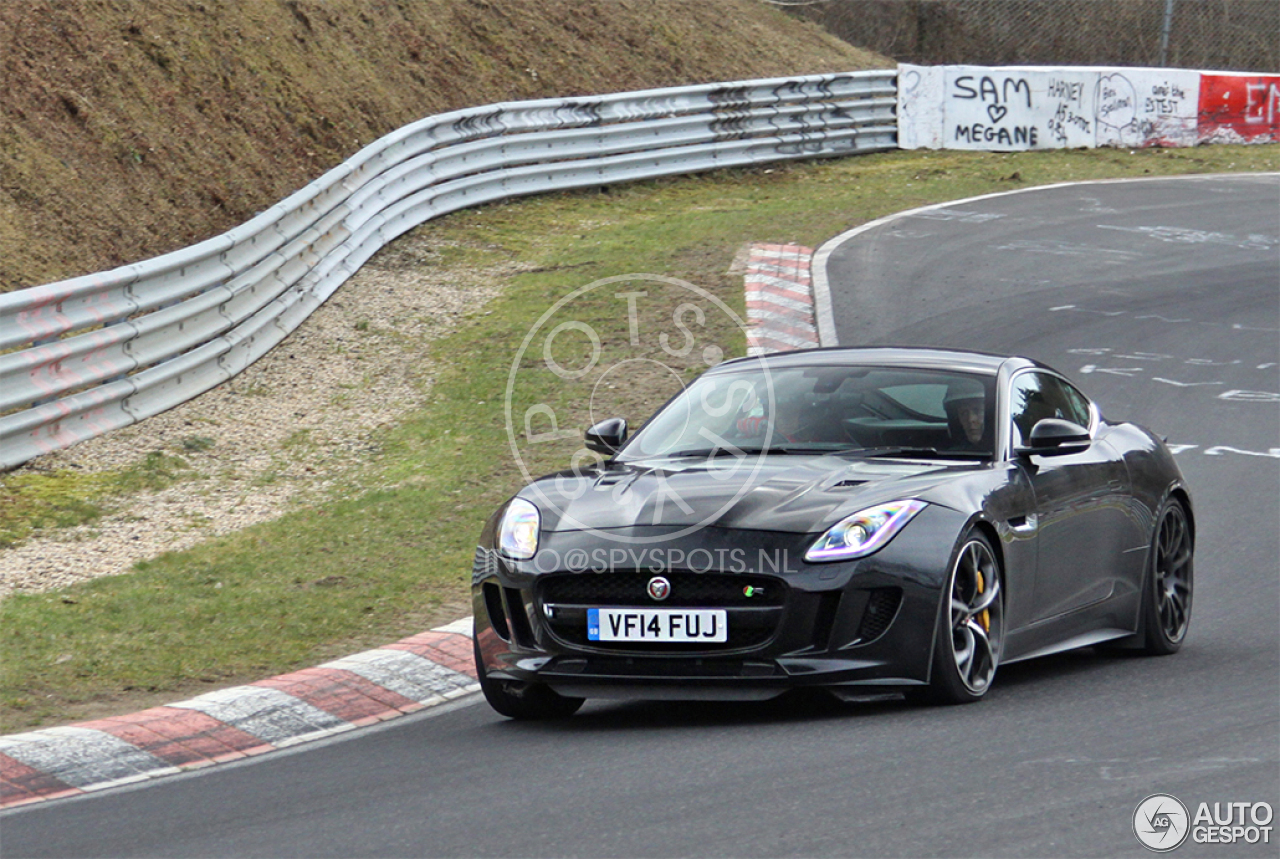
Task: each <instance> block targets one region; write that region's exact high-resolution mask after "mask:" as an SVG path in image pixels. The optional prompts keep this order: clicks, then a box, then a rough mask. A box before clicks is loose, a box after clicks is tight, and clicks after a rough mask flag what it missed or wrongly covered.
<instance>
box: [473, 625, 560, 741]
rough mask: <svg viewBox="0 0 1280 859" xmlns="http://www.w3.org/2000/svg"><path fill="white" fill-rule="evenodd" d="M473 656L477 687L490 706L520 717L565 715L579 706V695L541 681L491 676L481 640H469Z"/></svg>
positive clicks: (508, 715)
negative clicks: (481, 654) (482, 651)
mask: <svg viewBox="0 0 1280 859" xmlns="http://www.w3.org/2000/svg"><path fill="white" fill-rule="evenodd" d="M471 644H472V649H473V650H474V652H475V657H476V675H477V676H478V678H479V680H480V691H481V692H483V693H484V698H485V700H486V701H488V702H489V706H490V707H492V708H493V709H494V710H497V711H498V712H499V713H501V714H502V715H503V716H506V717H507V718H509V719H520V720H522V721H535V720H548V719H567V718H569V717H570V716H572V715H573V714H574V713H576V712H578V708H579V707H581V706H582V704H583V699H582V698H569V697H567V696H564V695H560V694H558V693H557V692H556V691H555V690H553V689H552V688H551V687H549V686H546V685H544V684H542V683H521V682H519V681H513V680H490V679H489V677H488V675H487V674H486V673H485V670H484V660H483V659H482V658H481V657H480V642H478V641H476V640H475V639H474V638H473V639H472V640H471Z"/></svg>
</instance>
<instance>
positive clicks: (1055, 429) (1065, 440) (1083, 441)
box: [1017, 418, 1093, 456]
mask: <svg viewBox="0 0 1280 859" xmlns="http://www.w3.org/2000/svg"><path fill="white" fill-rule="evenodd" d="M1028 442H1029V443H1028V444H1026V445H1024V446H1022V447H1019V448H1018V450H1017V452H1018V453H1019V454H1022V455H1031V454H1035V455H1036V456H1060V455H1062V454H1067V453H1079V452H1080V451H1082V450H1087V449H1088V448H1089V445H1091V444H1093V439H1092V438H1090V437H1089V431H1088V430H1087V429H1085V428H1084V427H1082V426H1080V425H1079V424H1077V423H1072V422H1071V421H1064V420H1062V419H1061V418H1044V419H1043V420H1039V421H1036V425H1035V426H1033V427H1032V428H1031V438H1030V439H1028Z"/></svg>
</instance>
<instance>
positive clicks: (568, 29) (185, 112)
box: [0, 0, 890, 291]
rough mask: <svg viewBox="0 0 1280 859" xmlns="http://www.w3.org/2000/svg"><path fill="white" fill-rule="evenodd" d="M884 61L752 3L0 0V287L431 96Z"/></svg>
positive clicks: (115, 254)
mask: <svg viewBox="0 0 1280 859" xmlns="http://www.w3.org/2000/svg"><path fill="white" fill-rule="evenodd" d="M887 65H890V63H889V61H887V60H885V59H884V58H882V57H878V56H875V55H872V54H869V53H865V52H861V51H858V50H856V49H854V48H851V47H849V46H848V45H846V44H845V43H843V42H840V41H838V40H837V39H835V38H834V37H832V36H829V35H827V34H825V33H824V32H823V31H821V30H819V29H818V28H817V27H815V26H813V25H811V24H807V23H803V22H799V21H796V20H795V19H793V18H790V17H787V16H785V15H783V14H781V13H779V12H778V11H776V10H775V9H773V8H771V7H769V6H768V5H767V4H765V3H762V2H759V0H518V2H517V0H502V2H496V0H495V2H487V0H137V2H125V0H118V2H107V0H97V2H95V0H19V2H9V3H0V90H2V91H3V95H0V291H6V290H11V289H18V288H22V287H25V286H32V285H35V284H39V283H46V282H49V281H52V280H58V279H61V278H65V277H70V276H74V275H77V274H84V273H88V272H93V271H99V270H103V269H107V268H111V267H114V266H117V265H121V264H124V263H128V262H136V261H138V260H141V259H145V258H147V257H151V256H155V255H157V254H160V253H164V252H167V251H171V250H175V249H177V248H180V247H184V246H186V245H189V244H192V243H194V242H196V241H199V240H202V239H205V238H208V237H209V236H212V235H216V234H217V233H220V232H222V231H224V230H226V229H229V228H231V227H233V226H235V225H237V224H239V223H242V222H243V221H245V220H247V219H248V218H250V217H252V216H253V215H254V214H255V213H256V212H258V211H261V210H262V209H264V208H266V207H267V206H270V205H271V204H273V203H275V202H277V201H279V200H280V199H282V198H284V197H286V196H288V195H289V194H290V193H292V192H293V191H295V190H297V189H298V188H300V187H302V186H303V185H305V184H306V183H307V182H309V181H311V180H312V179H315V178H316V177H318V176H320V175H321V174H322V173H323V172H324V171H326V170H328V169H329V168H331V167H333V166H334V165H335V164H337V163H339V162H340V161H342V160H344V159H346V158H348V157H350V155H352V154H353V153H354V152H355V151H356V150H358V149H359V148H360V147H361V146H362V145H364V144H367V143H369V142H371V141H373V140H374V139H376V138H378V137H380V136H382V135H384V134H386V133H388V132H389V131H391V130H393V129H395V128H398V127H400V126H402V125H405V124H407V123H409V122H412V121H414V120H416V119H419V118H421V117H423V116H427V115H430V114H433V113H440V112H443V111H446V110H452V109H456V108H460V107H467V106H473V105H479V104H486V103H490V102H496V101H504V100H509V99H524V98H537V97H544V96H557V95H572V94H586V93H601V92H614V91H620V90H629V89H640V88H645V87H653V86H672V85H679V84H688V83H697V82H706V81H714V80H734V79H741V78H750V77H761V76H771V75H782V74H800V73H816V72H825V71H848V70H852V69H860V68H872V67H878V66H887Z"/></svg>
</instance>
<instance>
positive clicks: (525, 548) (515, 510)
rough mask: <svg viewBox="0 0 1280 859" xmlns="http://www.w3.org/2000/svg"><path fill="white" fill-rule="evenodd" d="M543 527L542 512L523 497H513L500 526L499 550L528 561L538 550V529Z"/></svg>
mask: <svg viewBox="0 0 1280 859" xmlns="http://www.w3.org/2000/svg"><path fill="white" fill-rule="evenodd" d="M541 527H542V514H541V513H539V512H538V508H537V507H534V506H533V504H531V503H530V502H528V501H525V500H524V499H523V498H513V499H511V503H510V504H508V505H507V512H506V513H503V514H502V524H501V525H500V526H498V551H500V552H502V554H504V555H506V556H507V557H508V558H515V559H516V560H518V561H527V560H529V559H530V558H532V557H533V556H534V553H535V552H537V551H538V529H539V528H541Z"/></svg>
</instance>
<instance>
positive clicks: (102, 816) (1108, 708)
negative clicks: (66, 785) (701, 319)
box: [0, 175, 1280, 857]
mask: <svg viewBox="0 0 1280 859" xmlns="http://www.w3.org/2000/svg"><path fill="white" fill-rule="evenodd" d="M829 260H830V267H829V270H828V272H829V279H830V284H831V304H832V307H833V309H834V322H835V328H836V330H837V332H838V334H839V338H840V342H841V343H843V344H848V345H867V344H888V343H895V344H904V345H936V346H950V347H966V348H974V349H982V350H991V351H999V352H1005V351H1009V352H1017V353H1022V354H1026V355H1029V356H1031V357H1034V358H1038V359H1041V360H1043V361H1045V362H1047V363H1049V364H1051V365H1053V366H1055V367H1057V368H1059V369H1061V370H1063V371H1064V372H1066V373H1067V374H1068V375H1070V376H1071V377H1073V378H1074V379H1075V380H1076V381H1078V382H1079V383H1080V384H1081V386H1082V387H1083V388H1084V389H1085V391H1086V392H1087V393H1089V394H1090V395H1092V396H1093V397H1094V398H1095V399H1096V400H1098V401H1099V402H1100V403H1101V405H1102V407H1103V411H1104V413H1105V414H1107V415H1108V416H1110V417H1112V418H1133V419H1136V420H1138V421H1140V422H1142V423H1145V424H1147V425H1149V426H1151V427H1153V428H1155V429H1156V430H1157V431H1159V432H1162V433H1166V434H1167V435H1168V437H1169V441H1170V443H1171V444H1173V445H1178V446H1179V448H1178V449H1179V451H1180V452H1179V453H1178V459H1179V461H1180V463H1181V464H1182V468H1183V470H1184V472H1185V473H1186V475H1187V478H1188V480H1189V482H1190V484H1191V487H1192V489H1193V491H1194V493H1195V497H1194V501H1195V505H1196V512H1197V518H1198V540H1197V552H1196V557H1197V564H1196V585H1197V587H1196V593H1195V603H1194V611H1193V617H1192V627H1191V632H1190V634H1189V639H1188V641H1187V644H1186V645H1185V647H1184V649H1183V650H1182V652H1181V653H1180V654H1178V655H1176V656H1173V657H1169V658H1159V659H1147V658H1133V657H1129V658H1118V657H1112V656H1104V655H1100V654H1096V653H1093V652H1092V651H1082V652H1078V653H1074V654H1068V655H1064V656H1059V657H1053V658H1049V659H1046V660H1041V661H1037V662H1032V663H1023V664H1020V665H1015V666H1007V667H1005V668H1003V669H1002V670H1001V672H1000V675H999V677H998V678H997V681H996V685H995V687H994V688H993V690H992V692H991V693H990V695H989V696H988V697H987V699H986V700H985V701H984V702H982V703H980V704H978V705H976V706H968V707H958V708H940V709H928V708H916V707H911V706H907V705H905V704H901V703H898V702H876V703H865V704H845V705H841V704H836V703H834V702H829V701H826V700H825V699H821V698H811V697H795V698H786V699H781V700H778V701H774V702H769V703H767V704H761V705H743V704H717V705H710V704H680V705H672V704H648V703H635V704H622V703H608V702H589V703H588V704H587V706H586V707H585V708H584V709H583V710H582V711H581V713H580V714H579V715H578V716H576V717H574V718H573V719H571V720H569V721H567V722H564V723H561V724H553V725H539V724H519V723H515V722H511V721H507V720H505V719H503V718H501V717H499V716H497V715H496V714H494V713H493V712H492V711H491V710H490V709H489V708H488V707H487V706H484V705H483V703H480V704H479V705H475V701H476V699H474V698H473V699H470V701H469V702H464V703H460V704H457V705H452V706H449V707H444V708H439V709H436V710H433V711H428V713H426V714H423V715H420V716H413V717H407V718H403V719H400V720H397V721H395V722H391V723H388V724H386V725H384V726H382V727H379V728H376V729H371V730H365V731H360V732H356V733H355V734H354V735H348V736H346V737H343V738H339V739H335V740H333V741H328V742H325V743H321V744H315V745H310V746H304V747H300V748H298V749H296V750H294V751H291V752H285V753H279V754H274V755H268V756H266V757H264V758H259V759H254V760H250V761H247V762H244V763H241V764H230V765H224V766H219V767H214V768H212V769H210V770H207V771H204V772H197V773H193V774H189V775H184V776H176V777H173V778H168V779H162V780H160V781H157V782H153V783H150V784H147V785H145V786H142V787H138V788H133V789H130V788H125V789H117V790H113V791H107V792H105V793H102V794H98V795H91V796H87V797H83V798H77V799H73V800H63V801H56V802H50V803H45V804H40V805H37V806H31V807H28V808H25V809H19V810H17V811H15V812H12V813H8V814H6V815H4V816H3V817H0V853H2V854H3V855H4V856H5V857H19V856H36V855H41V856H87V855H103V856H175V857H176V856H272V857H283V856H341V857H350V856H427V855H429V856H781V855H797V856H826V855H831V856H1143V855H1147V852H1146V850H1145V848H1143V847H1142V846H1141V845H1140V844H1139V842H1138V841H1137V839H1136V838H1135V836H1134V834H1133V832H1132V829H1131V825H1132V815H1133V812H1134V809H1135V807H1136V806H1137V805H1138V803H1139V802H1140V801H1142V800H1143V799H1144V798H1145V797H1147V796H1149V795H1150V794H1153V793H1169V794H1173V795H1174V796H1176V797H1178V798H1180V799H1181V800H1182V802H1183V803H1184V804H1186V805H1187V806H1188V808H1190V809H1192V810H1193V811H1194V809H1195V807H1196V805H1197V804H1198V803H1200V802H1208V803H1210V804H1212V803H1214V802H1231V801H1245V802H1258V801H1263V802H1269V803H1271V805H1272V807H1273V808H1275V807H1277V806H1280V561H1278V560H1277V559H1280V538H1278V537H1277V531H1278V530H1280V367H1278V365H1280V175H1272V176H1266V177H1257V176H1254V177H1201V178H1190V179H1169V180H1153V181H1148V182H1127V183H1109V184H1089V185H1077V186H1065V187H1059V188H1051V189H1043V190H1036V191H1031V192H1024V193H1018V194H1013V195H1004V196H997V197H992V198H987V199H983V200H976V201H965V202H961V203H957V204H951V205H948V206H945V207H939V208H933V209H930V210H926V211H921V212H918V213H915V214H910V215H907V216H904V217H900V218H897V219H893V220H889V221H887V222H885V223H882V224H879V225H877V226H875V227H873V228H871V229H867V230H864V231H862V232H860V233H858V234H857V235H855V236H853V237H852V238H851V239H849V240H848V241H846V242H844V243H843V244H841V245H840V246H839V247H837V248H835V249H833V250H832V251H831V253H830V257H829ZM1273 826H1275V827H1278V828H1280V821H1276V822H1274V823H1273ZM1276 835H1280V833H1273V837H1272V843H1271V844H1255V845H1248V844H1233V845H1196V844H1192V843H1190V842H1188V843H1187V844H1185V845H1184V846H1183V847H1181V848H1180V849H1179V850H1178V851H1177V852H1178V853H1184V854H1187V855H1197V856H1198V855H1213V856H1232V857H1234V856H1273V855H1275V851H1276V849H1277V848H1276V846H1275V841H1276V838H1275V836H1276Z"/></svg>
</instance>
